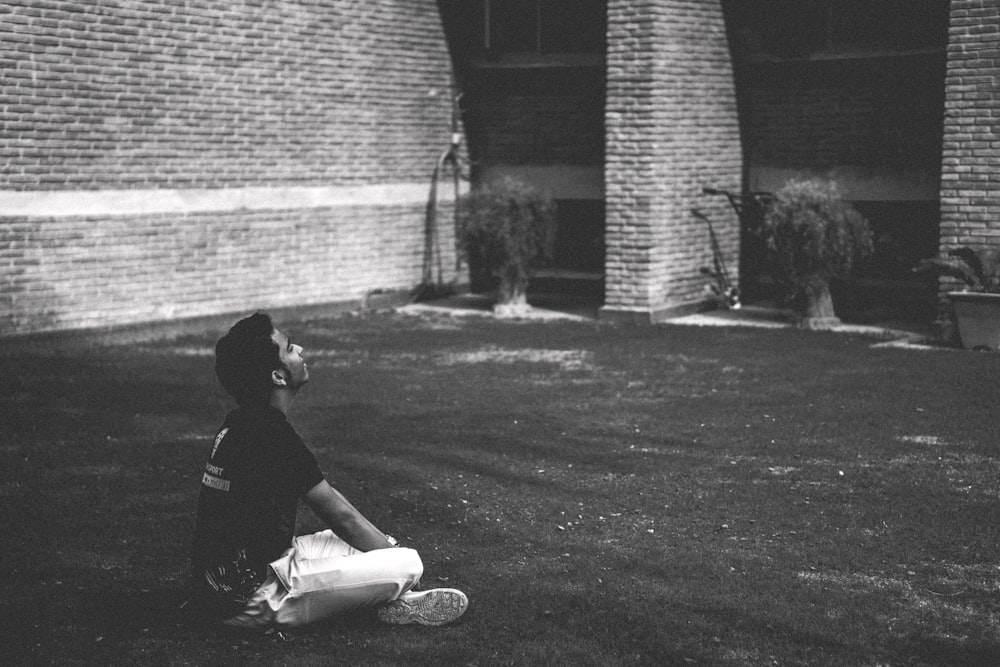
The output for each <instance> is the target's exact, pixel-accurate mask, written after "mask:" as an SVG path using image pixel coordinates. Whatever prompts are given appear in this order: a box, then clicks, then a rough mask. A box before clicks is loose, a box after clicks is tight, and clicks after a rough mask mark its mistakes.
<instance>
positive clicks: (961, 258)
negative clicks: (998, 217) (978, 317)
mask: <svg viewBox="0 0 1000 667" xmlns="http://www.w3.org/2000/svg"><path fill="white" fill-rule="evenodd" d="M914 271H917V272H918V273H936V274H938V275H939V276H948V277H949V278H955V279H957V280H961V281H962V282H963V283H965V289H966V291H968V292H988V293H991V294H1000V250H998V249H996V248H990V247H972V246H963V247H960V248H953V249H952V250H950V251H949V252H948V255H947V256H946V257H932V258H930V259H923V260H920V262H919V263H918V264H917V266H916V268H914Z"/></svg>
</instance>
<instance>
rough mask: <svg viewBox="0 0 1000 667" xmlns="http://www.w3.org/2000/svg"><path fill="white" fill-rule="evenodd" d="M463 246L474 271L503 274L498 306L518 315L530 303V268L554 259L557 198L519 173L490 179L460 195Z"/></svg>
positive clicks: (460, 242)
mask: <svg viewBox="0 0 1000 667" xmlns="http://www.w3.org/2000/svg"><path fill="white" fill-rule="evenodd" d="M457 220H458V229H457V240H458V246H459V252H460V253H461V254H462V256H463V257H464V259H465V260H466V261H467V262H468V263H469V267H470V271H471V272H476V271H478V272H481V273H486V274H488V275H490V276H494V277H495V278H496V279H498V282H499V285H498V287H497V290H496V304H495V305H494V307H493V311H494V312H495V313H497V314H498V315H501V316H516V315H518V314H521V313H523V312H524V311H525V310H527V309H528V307H529V306H528V302H527V291H528V278H529V271H530V269H531V266H532V264H533V263H534V262H536V261H539V260H545V259H550V258H551V256H552V248H553V244H554V242H555V232H556V217H555V201H554V200H553V199H552V198H550V197H549V196H547V195H545V194H543V193H542V192H541V191H539V190H538V189H536V188H534V187H532V186H530V185H528V184H526V183H524V182H522V181H518V180H516V179H513V178H505V179H503V180H500V181H497V182H494V183H489V184H486V185H483V186H480V187H478V188H475V189H473V190H472V191H470V192H468V193H466V194H464V195H463V196H462V197H461V198H460V199H459V201H458V216H457Z"/></svg>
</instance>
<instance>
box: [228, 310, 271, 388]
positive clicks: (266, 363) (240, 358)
mask: <svg viewBox="0 0 1000 667" xmlns="http://www.w3.org/2000/svg"><path fill="white" fill-rule="evenodd" d="M273 334H274V323H273V322H272V321H271V316H270V315H268V314H267V313H261V312H257V313H254V314H253V315H251V316H250V317H245V318H243V319H242V320H240V321H239V322H237V323H236V324H234V325H233V328H232V329H230V330H229V333H227V334H226V335H225V336H223V337H222V338H220V339H219V342H218V343H216V344H215V375H216V377H218V378H219V383H220V384H222V387H223V388H224V389H225V390H226V391H227V392H229V394H230V395H231V396H232V397H233V398H235V399H236V402H237V403H239V404H240V405H248V404H254V403H266V402H267V400H268V398H270V396H271V371H273V370H274V369H276V368H281V362H280V361H279V357H278V346H277V344H276V343H275V342H274V341H273V340H271V336H272V335H273Z"/></svg>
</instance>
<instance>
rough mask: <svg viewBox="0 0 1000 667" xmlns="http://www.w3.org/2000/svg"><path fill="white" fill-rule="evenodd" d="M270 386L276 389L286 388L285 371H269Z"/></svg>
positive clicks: (278, 369) (279, 369)
mask: <svg viewBox="0 0 1000 667" xmlns="http://www.w3.org/2000/svg"><path fill="white" fill-rule="evenodd" d="M271 384H273V385H274V386H276V387H286V386H288V378H287V377H285V369H283V368H275V369H274V370H273V371H271Z"/></svg>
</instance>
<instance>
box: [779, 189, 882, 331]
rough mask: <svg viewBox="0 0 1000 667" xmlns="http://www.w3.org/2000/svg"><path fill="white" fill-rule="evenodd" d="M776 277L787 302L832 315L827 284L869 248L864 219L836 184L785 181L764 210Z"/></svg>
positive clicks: (849, 268) (848, 269)
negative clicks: (821, 301) (822, 302)
mask: <svg viewBox="0 0 1000 667" xmlns="http://www.w3.org/2000/svg"><path fill="white" fill-rule="evenodd" d="M763 233H764V234H765V236H766V238H767V242H768V246H769V248H770V251H771V253H772V255H773V260H774V272H775V277H776V278H777V279H778V281H779V282H780V283H781V284H782V285H783V286H784V288H785V290H786V296H787V298H788V300H789V302H790V303H792V304H793V305H794V306H796V308H797V309H798V310H800V311H802V312H805V313H806V314H807V315H810V316H819V317H824V316H825V317H832V316H833V312H832V310H833V307H832V302H830V303H829V305H827V306H825V307H824V306H819V310H820V311H822V312H818V313H817V312H812V311H813V309H816V308H817V305H816V300H817V299H826V300H827V301H829V284H830V281H831V280H833V279H836V278H846V277H848V276H849V275H850V273H851V271H852V269H853V268H854V267H855V266H856V264H857V263H859V262H860V261H863V260H865V259H867V258H868V257H870V256H871V254H872V252H873V243H872V233H871V229H870V227H869V225H868V221H867V220H866V219H865V218H864V216H862V215H861V214H860V213H859V212H858V211H857V210H856V209H855V208H854V207H853V206H852V205H851V204H850V203H849V202H847V201H845V200H844V199H842V198H841V196H840V193H839V191H838V188H837V186H836V184H834V183H832V182H828V181H820V180H804V181H794V180H793V181H789V182H788V183H786V184H785V186H784V187H783V188H781V190H779V191H778V192H776V193H775V196H774V200H773V201H772V202H771V203H770V205H769V207H768V210H767V212H766V214H765V216H764V229H763Z"/></svg>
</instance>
